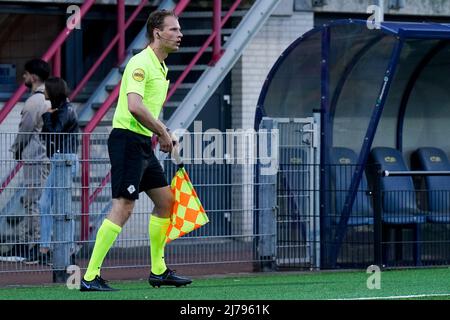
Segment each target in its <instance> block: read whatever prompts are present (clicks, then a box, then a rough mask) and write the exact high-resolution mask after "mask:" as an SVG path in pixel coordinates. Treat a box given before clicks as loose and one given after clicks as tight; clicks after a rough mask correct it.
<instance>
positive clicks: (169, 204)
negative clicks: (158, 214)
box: [159, 193, 175, 213]
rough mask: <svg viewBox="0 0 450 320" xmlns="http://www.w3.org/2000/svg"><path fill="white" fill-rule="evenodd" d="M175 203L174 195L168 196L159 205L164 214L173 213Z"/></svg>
mask: <svg viewBox="0 0 450 320" xmlns="http://www.w3.org/2000/svg"><path fill="white" fill-rule="evenodd" d="M174 203H175V197H174V196H173V194H172V193H170V194H167V196H165V197H164V199H162V200H161V201H160V203H159V207H160V210H161V211H162V212H169V213H171V212H172V208H173V205H174Z"/></svg>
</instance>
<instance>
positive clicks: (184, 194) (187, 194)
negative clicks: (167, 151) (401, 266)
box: [166, 164, 209, 243]
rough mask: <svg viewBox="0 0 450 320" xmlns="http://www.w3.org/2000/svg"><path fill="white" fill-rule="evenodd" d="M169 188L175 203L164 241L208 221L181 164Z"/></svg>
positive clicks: (168, 240)
mask: <svg viewBox="0 0 450 320" xmlns="http://www.w3.org/2000/svg"><path fill="white" fill-rule="evenodd" d="M170 189H171V190H172V193H173V195H174V197H175V204H174V206H173V209H172V215H171V217H170V220H171V224H170V226H169V229H168V230H167V233H166V243H169V242H170V241H172V240H175V239H176V238H178V237H181V236H183V235H185V234H186V233H189V232H191V231H193V230H195V229H198V228H200V227H201V226H203V225H205V224H206V223H208V222H209V219H208V216H207V215H206V212H205V209H203V206H202V204H201V202H200V199H199V198H198V196H197V193H196V192H195V189H194V187H193V186H192V183H191V180H190V179H189V176H188V174H187V172H186V169H185V168H184V166H183V165H182V164H181V165H179V169H178V171H177V173H176V174H175V177H173V179H172V183H171V185H170Z"/></svg>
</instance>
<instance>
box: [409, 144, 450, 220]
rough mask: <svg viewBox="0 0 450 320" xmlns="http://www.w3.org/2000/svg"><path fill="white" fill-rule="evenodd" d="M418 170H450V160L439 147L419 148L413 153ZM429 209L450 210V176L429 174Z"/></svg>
mask: <svg viewBox="0 0 450 320" xmlns="http://www.w3.org/2000/svg"><path fill="white" fill-rule="evenodd" d="M412 160H413V162H414V163H415V164H416V165H417V169H418V170H423V171H450V162H449V160H448V158H447V155H446V154H445V152H444V151H443V150H441V149H439V148H433V147H423V148H418V149H417V150H416V151H415V152H414V153H413V155H412ZM425 184H426V188H427V190H428V192H427V200H428V210H429V211H436V212H450V176H427V177H425Z"/></svg>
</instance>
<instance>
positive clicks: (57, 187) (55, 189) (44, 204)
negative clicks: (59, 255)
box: [39, 153, 79, 248]
mask: <svg viewBox="0 0 450 320" xmlns="http://www.w3.org/2000/svg"><path fill="white" fill-rule="evenodd" d="M50 163H51V167H50V174H49V176H48V178H47V182H46V183H45V187H44V191H43V192H42V196H41V199H40V201H39V208H40V217H41V241H40V242H41V247H44V248H50V243H51V238H52V232H53V219H54V217H55V216H58V215H59V216H62V215H71V214H72V179H73V177H74V176H75V175H76V173H77V172H78V167H79V163H78V156H77V155H76V154H73V153H55V154H54V155H53V156H52V158H51V159H50ZM74 228H75V221H74V220H72V223H71V230H67V231H66V232H70V233H71V234H72V235H73V232H74Z"/></svg>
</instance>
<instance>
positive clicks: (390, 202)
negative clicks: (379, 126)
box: [369, 147, 426, 265]
mask: <svg viewBox="0 0 450 320" xmlns="http://www.w3.org/2000/svg"><path fill="white" fill-rule="evenodd" d="M369 159H370V160H369V162H370V163H371V164H378V165H380V167H381V168H380V169H381V170H382V171H385V170H388V171H409V170H408V167H407V166H406V164H405V161H404V159H403V156H402V154H401V153H400V152H399V151H398V150H396V149H393V148H387V147H376V148H373V149H372V151H371V153H370V158H369ZM380 191H381V194H382V200H381V211H382V212H381V219H382V226H383V227H382V242H383V243H385V248H384V250H383V262H384V263H385V264H387V255H388V254H387V252H388V244H389V231H390V230H391V229H394V231H395V238H396V239H395V248H396V259H397V260H400V259H401V257H402V245H403V240H402V238H403V237H402V229H404V228H410V229H412V230H413V257H414V262H415V264H416V265H421V229H420V226H421V225H422V224H423V223H425V222H426V213H424V212H422V211H421V210H419V209H418V207H417V203H416V190H415V188H414V183H413V180H412V177H411V176H391V177H389V176H388V177H383V178H381V181H380Z"/></svg>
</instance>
